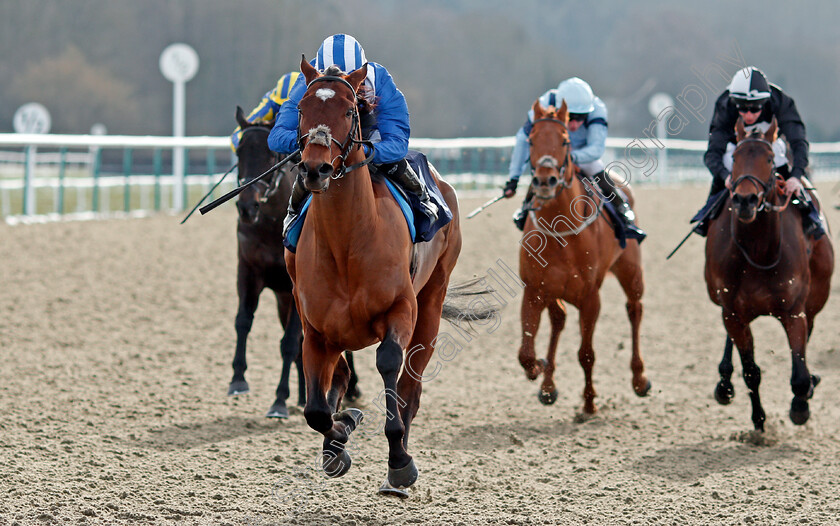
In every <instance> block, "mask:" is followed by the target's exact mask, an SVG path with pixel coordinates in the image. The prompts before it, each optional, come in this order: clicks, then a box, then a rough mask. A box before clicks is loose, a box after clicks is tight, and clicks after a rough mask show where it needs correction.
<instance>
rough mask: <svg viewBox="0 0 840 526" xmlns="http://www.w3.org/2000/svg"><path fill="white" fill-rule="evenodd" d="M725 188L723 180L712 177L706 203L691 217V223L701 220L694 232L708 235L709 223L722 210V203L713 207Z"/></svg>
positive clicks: (703, 235) (704, 235)
mask: <svg viewBox="0 0 840 526" xmlns="http://www.w3.org/2000/svg"><path fill="white" fill-rule="evenodd" d="M724 190H726V187H725V186H724V184H723V182H722V181H719V180H718V179H717V178H715V179H712V188H711V189H710V190H709V197H707V198H706V204H704V205H703V208H701V209H700V211H698V212H697V213H696V214H695V215H694V217H692V218H691V221H690V223H694V222H697V221H699V223H697V225H696V226H695V227H694V232H696V233H697V234H699V235H700V236H702V237H706V234H708V232H709V223H710V222H711V220H712V219H714V218H716V217H717V216H718V214H719V213H720V211H721V210H722V207H721V206H720V203H719V204H718V206H717V207H716V208H715V209H714V210H712V209H711V208H712V206H713V205H714V204H715V202H717V201H718V197H719V196H720V192H722V191H724Z"/></svg>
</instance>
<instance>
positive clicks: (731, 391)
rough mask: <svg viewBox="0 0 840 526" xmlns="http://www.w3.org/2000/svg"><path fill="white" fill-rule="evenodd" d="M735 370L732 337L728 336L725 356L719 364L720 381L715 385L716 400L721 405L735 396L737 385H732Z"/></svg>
mask: <svg viewBox="0 0 840 526" xmlns="http://www.w3.org/2000/svg"><path fill="white" fill-rule="evenodd" d="M734 370H735V368H734V367H732V338H730V337H729V336H727V337H726V343H725V344H724V345H723V357H722V358H721V360H720V364H719V365H718V373H720V381H719V382H718V383H717V386H715V400H717V403H719V404H720V405H727V404H728V403H729V402H731V401H732V399H733V398H734V397H735V387H734V386H733V385H732V372H733V371H734Z"/></svg>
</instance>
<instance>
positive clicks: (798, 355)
mask: <svg viewBox="0 0 840 526" xmlns="http://www.w3.org/2000/svg"><path fill="white" fill-rule="evenodd" d="M781 321H782V325H784V327H785V332H787V337H788V343H789V344H790V349H791V359H792V362H793V368H792V372H791V376H790V387H791V390H792V391H793V401H792V402H791V404H790V419H791V421H792V422H793V423H794V424H796V425H798V426H801V425H803V424H804V423H805V422H807V421H808V418H809V417H810V416H811V411H810V409H809V408H808V400H809V399H810V398H811V397H812V396H813V395H814V387H816V386H817V384H818V383H819V382H820V378H819V377H818V376H814V375H811V373H810V372H808V364H807V363H806V362H805V346H806V342H807V340H808V322H807V320H806V319H805V316H804V315H802V314H800V315H798V316H788V317H785V318H783V319H782V320H781Z"/></svg>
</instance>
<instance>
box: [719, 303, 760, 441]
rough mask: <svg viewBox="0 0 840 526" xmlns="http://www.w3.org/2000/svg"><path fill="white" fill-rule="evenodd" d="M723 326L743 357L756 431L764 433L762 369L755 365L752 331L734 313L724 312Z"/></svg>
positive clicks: (745, 379)
mask: <svg viewBox="0 0 840 526" xmlns="http://www.w3.org/2000/svg"><path fill="white" fill-rule="evenodd" d="M723 324H724V325H725V326H726V332H728V333H729V337H730V338H732V341H733V342H735V346H736V347H738V354H740V355H741V368H742V369H743V371H744V383H745V384H747V389H749V390H750V401H751V402H752V421H753V425H754V426H755V429H756V431H764V420H765V415H764V408H763V407H761V397H760V396H759V394H758V386H759V385H760V384H761V369H759V367H758V365H756V363H755V349H754V348H753V337H752V331H750V326H749V324H748V322H744V321H742V320H741V318H740V317H739V316H738V315H737V314H735V313H734V312H727V311H723Z"/></svg>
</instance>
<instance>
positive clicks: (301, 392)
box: [228, 106, 357, 418]
mask: <svg viewBox="0 0 840 526" xmlns="http://www.w3.org/2000/svg"><path fill="white" fill-rule="evenodd" d="M236 121H237V123H238V124H239V126H240V128H241V129H242V138H241V139H240V142H239V145H238V147H237V148H236V156H237V169H238V173H239V176H238V178H239V183H240V184H243V183H247V182H248V181H250V180H251V179H253V178H255V177H257V176H258V175H260V174H262V173H263V172H265V171H266V170H268V169H270V168H271V167H272V166H273V165H274V164H275V163H277V154H275V153H274V152H272V151H271V150H270V149H269V148H268V144H267V142H266V138H267V137H268V133H269V131H271V126H270V125H261V124H251V123H249V122H247V121H246V120H245V116H244V114H243V112H242V108H240V107H239V106H237V107H236ZM292 181H293V180H292V177H287V173H286V171H285V170H283V169H280V170H277V171H275V172H274V173H273V174H271V176H270V177H269V178H267V179H263V180H262V181H260V182H258V183H256V184H254V185H252V186H249V187H248V188H246V189H245V190H243V191H242V192H241V193H240V194H239V198H238V199H237V201H236V208H237V210H238V212H239V220H238V222H237V226H236V239H237V253H238V264H237V269H236V290H237V293H238V295H239V308H238V310H237V313H236V321H235V327H236V351H235V352H234V356H233V378H232V379H231V381H230V384H229V385H228V396H236V395H241V394H245V393H248V392H249V391H250V386H249V385H248V381H247V380H246V379H245V370H246V369H247V368H248V363H247V360H246V358H245V356H246V344H247V341H248V333H250V332H251V326H252V325H253V322H254V313H255V312H256V310H257V306H258V305H259V300H260V294H261V293H262V291H263V290H264V289H266V288H269V289H271V290H272V291H273V292H274V296H275V298H276V300H277V313H278V315H279V317H280V324H281V325H282V326H283V337H282V338H281V339H280V356H281V357H282V359H283V369H282V372H281V374H280V383H279V384H278V385H277V390H276V398H275V400H274V403H273V404H272V405H271V408H269V410H268V413H266V415H265V416H267V417H268V418H288V416H289V410H288V408H287V407H286V399H287V398H289V374H290V372H291V366H292V363H293V362H294V363H296V364H297V368H298V401H297V403H298V405H299V406H301V407H302V406H303V405H304V404H305V403H306V386H305V380H304V376H303V362H302V359H301V357H300V348H301V339H302V337H303V332H302V330H301V326H300V318H299V317H298V313H297V308H296V307H295V303H294V297H293V296H292V281H291V279H290V278H289V273H288V272H286V261H285V259H284V252H285V249H284V248H283V243H282V239H283V218H285V217H286V207H287V205H288V203H289V196H290V195H291V193H292ZM351 366H352V364H351ZM352 377H353V380H355V373H354V374H353V375H352ZM354 385H355V382H353V385H351V388H350V392H351V393H354V394H357V392H356V390H355V387H354Z"/></svg>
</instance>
